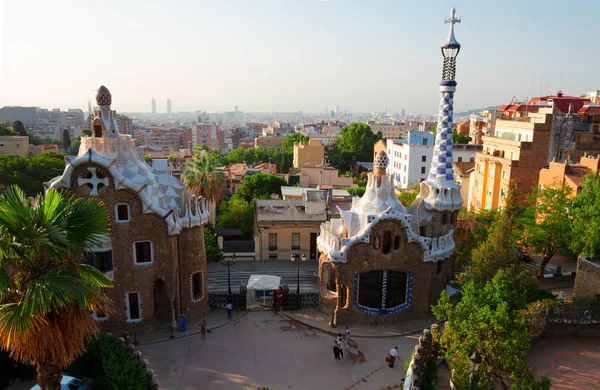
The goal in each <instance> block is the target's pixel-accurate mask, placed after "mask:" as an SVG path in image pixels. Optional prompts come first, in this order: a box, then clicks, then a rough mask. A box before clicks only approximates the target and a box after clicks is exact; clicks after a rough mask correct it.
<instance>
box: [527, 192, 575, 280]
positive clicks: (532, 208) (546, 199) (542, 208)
mask: <svg viewBox="0 0 600 390" xmlns="http://www.w3.org/2000/svg"><path fill="white" fill-rule="evenodd" d="M570 193H571V188H570V187H568V186H565V185H563V186H560V187H558V188H557V187H545V188H543V189H542V188H537V187H536V188H534V189H533V191H532V193H531V195H529V197H528V203H529V207H527V209H525V213H524V215H523V218H521V223H522V224H523V226H524V229H523V235H522V242H523V243H524V244H525V245H527V246H528V247H531V248H533V249H534V250H535V252H536V253H538V254H540V255H542V263H541V264H540V275H543V274H544V270H545V268H546V265H547V264H548V262H549V261H550V259H551V258H552V257H553V256H554V255H555V254H557V253H558V252H559V251H560V250H561V249H563V248H568V247H569V244H570V242H571V230H572V225H573V224H572V221H571V215H570V212H571V210H572V207H573V200H572V199H571V198H570Z"/></svg>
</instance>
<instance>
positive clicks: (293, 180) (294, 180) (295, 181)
mask: <svg viewBox="0 0 600 390" xmlns="http://www.w3.org/2000/svg"><path fill="white" fill-rule="evenodd" d="M288 184H289V185H291V186H293V187H296V186H300V175H291V176H290V177H289V179H288Z"/></svg>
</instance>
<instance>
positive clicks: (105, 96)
mask: <svg viewBox="0 0 600 390" xmlns="http://www.w3.org/2000/svg"><path fill="white" fill-rule="evenodd" d="M96 103H97V104H98V105H99V106H110V105H111V103H112V95H111V94H110V91H109V90H108V88H106V87H105V86H104V85H101V86H100V88H98V93H97V94H96Z"/></svg>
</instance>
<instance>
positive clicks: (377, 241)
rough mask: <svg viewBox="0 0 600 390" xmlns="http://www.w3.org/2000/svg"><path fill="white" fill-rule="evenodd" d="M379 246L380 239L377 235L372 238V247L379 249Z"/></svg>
mask: <svg viewBox="0 0 600 390" xmlns="http://www.w3.org/2000/svg"><path fill="white" fill-rule="evenodd" d="M380 246H381V240H380V239H379V236H377V237H375V239H374V240H373V248H375V249H379V247H380Z"/></svg>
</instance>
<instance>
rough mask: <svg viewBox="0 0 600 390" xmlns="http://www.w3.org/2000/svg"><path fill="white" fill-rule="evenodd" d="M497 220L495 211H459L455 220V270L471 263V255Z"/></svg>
mask: <svg viewBox="0 0 600 390" xmlns="http://www.w3.org/2000/svg"><path fill="white" fill-rule="evenodd" d="M497 218H498V211H497V210H483V211H480V212H474V211H466V210H461V211H459V213H458V217H457V219H456V234H455V235H454V240H455V243H456V248H455V249H454V258H455V261H456V262H457V263H458V264H457V269H462V267H464V265H465V264H469V263H470V262H471V254H472V252H473V250H474V249H475V248H477V247H478V246H479V245H480V244H481V243H482V242H484V241H485V240H486V239H487V237H488V235H489V231H490V229H491V226H492V224H493V223H494V222H495V221H496V219H497Z"/></svg>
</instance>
